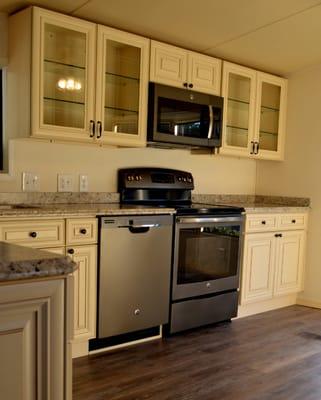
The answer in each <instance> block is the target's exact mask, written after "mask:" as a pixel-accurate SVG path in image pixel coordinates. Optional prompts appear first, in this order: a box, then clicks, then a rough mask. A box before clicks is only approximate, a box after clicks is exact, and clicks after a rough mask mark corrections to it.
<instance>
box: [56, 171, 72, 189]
mask: <svg viewBox="0 0 321 400" xmlns="http://www.w3.org/2000/svg"><path fill="white" fill-rule="evenodd" d="M73 189H74V178H73V176H72V175H71V174H58V192H72V191H73Z"/></svg>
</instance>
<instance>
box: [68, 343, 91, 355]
mask: <svg viewBox="0 0 321 400" xmlns="http://www.w3.org/2000/svg"><path fill="white" fill-rule="evenodd" d="M71 354H72V358H78V357H83V356H88V354H89V346H88V340H86V341H84V342H73V343H71Z"/></svg>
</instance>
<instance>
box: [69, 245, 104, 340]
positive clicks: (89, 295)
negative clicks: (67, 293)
mask: <svg viewBox="0 0 321 400" xmlns="http://www.w3.org/2000/svg"><path fill="white" fill-rule="evenodd" d="M71 249H72V250H73V255H72V259H73V260H74V261H75V262H76V263H77V264H78V269H77V270H76V271H75V272H74V341H77V340H78V341H82V340H84V339H89V338H92V337H95V332H96V287H97V281H96V279H97V271H96V270H97V265H96V259H97V249H96V246H78V247H77V246H75V247H72V248H70V247H68V248H67V254H68V255H70V250H71Z"/></svg>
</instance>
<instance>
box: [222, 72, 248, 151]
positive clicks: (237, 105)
mask: <svg viewBox="0 0 321 400" xmlns="http://www.w3.org/2000/svg"><path fill="white" fill-rule="evenodd" d="M250 97H251V79H250V78H248V77H245V76H241V75H237V74H234V73H229V78H228V94H227V99H226V100H227V101H226V103H227V105H226V107H227V118H226V144H227V145H228V146H236V147H243V148H247V146H248V138H249V108H250Z"/></svg>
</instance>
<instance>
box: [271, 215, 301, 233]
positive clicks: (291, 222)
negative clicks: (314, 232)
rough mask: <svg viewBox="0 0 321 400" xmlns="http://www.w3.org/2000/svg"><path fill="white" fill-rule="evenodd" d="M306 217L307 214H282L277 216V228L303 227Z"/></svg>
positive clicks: (295, 228) (294, 228)
mask: <svg viewBox="0 0 321 400" xmlns="http://www.w3.org/2000/svg"><path fill="white" fill-rule="evenodd" d="M307 219H308V215H307V214H282V215H280V217H279V224H278V225H279V229H286V230H292V229H293V230H297V229H305V228H306V225H307Z"/></svg>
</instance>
